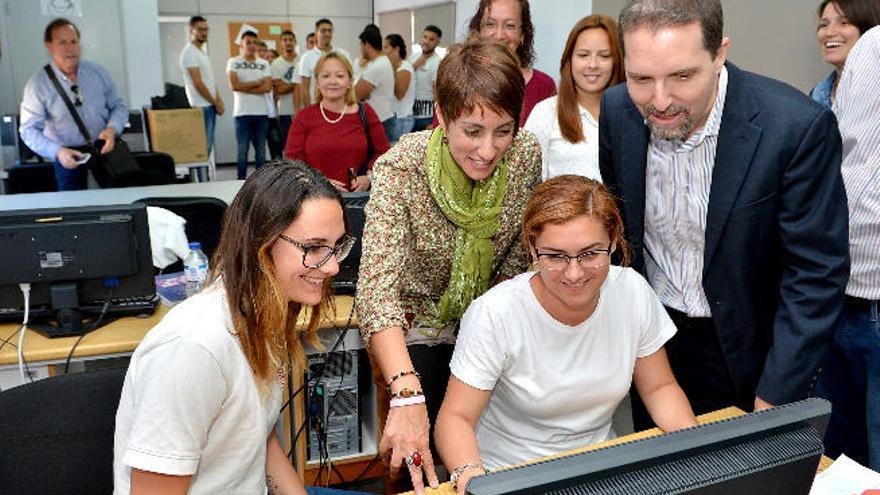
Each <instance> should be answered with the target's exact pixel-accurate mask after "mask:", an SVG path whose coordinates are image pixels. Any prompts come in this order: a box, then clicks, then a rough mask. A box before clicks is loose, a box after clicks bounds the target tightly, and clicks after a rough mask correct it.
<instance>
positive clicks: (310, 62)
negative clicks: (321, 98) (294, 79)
mask: <svg viewBox="0 0 880 495" xmlns="http://www.w3.org/2000/svg"><path fill="white" fill-rule="evenodd" d="M330 51H335V52H336V53H338V54H340V55H342V56H344V57H345V58H347V59H348V60H349V62H350V61H351V55H349V54H348V52H347V51H345V50H344V49H342V48H335V47H334V48H332V49H331V50H330ZM325 53H327V52H323V51H321V49H320V48H318V47H317V46H316V47H314V48H312V49H311V50H309V51H307V52H306V53H305V55H303V57H302V62H301V63H300V65H299V75H300V77H308V78H309V98H311V99H312V103H318V99H317V98H316V97H315V74H314V72H315V67H317V66H318V60H320V59H321V57H323V56H324V54H325Z"/></svg>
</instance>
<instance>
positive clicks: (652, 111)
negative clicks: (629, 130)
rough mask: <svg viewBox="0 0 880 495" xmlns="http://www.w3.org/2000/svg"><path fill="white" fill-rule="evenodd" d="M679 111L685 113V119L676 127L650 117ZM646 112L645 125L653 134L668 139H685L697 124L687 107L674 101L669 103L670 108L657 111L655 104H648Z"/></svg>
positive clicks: (665, 115)
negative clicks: (660, 122)
mask: <svg viewBox="0 0 880 495" xmlns="http://www.w3.org/2000/svg"><path fill="white" fill-rule="evenodd" d="M677 113H681V114H683V115H684V120H682V122H681V123H680V124H678V125H676V126H675V127H668V126H664V125H661V124H658V123H657V122H655V121H652V120H651V119H650V117H651V116H657V117H669V116H672V115H675V114H677ZM644 114H645V125H647V126H648V129H650V130H651V134H653V135H654V137H657V138H660V139H664V140H667V141H684V140H685V138H686V137H687V136H688V134H690V133H691V131H693V130H694V126H695V125H696V120H695V119H694V117H693V115H691V112H690V111H689V110H688V109H687V107H684V106H681V105H676V104H674V103H673V104H672V105H669V108H667V109H666V110H665V111H663V112H660V111H657V107H655V106H654V105H648V106H647V107H645V112H644Z"/></svg>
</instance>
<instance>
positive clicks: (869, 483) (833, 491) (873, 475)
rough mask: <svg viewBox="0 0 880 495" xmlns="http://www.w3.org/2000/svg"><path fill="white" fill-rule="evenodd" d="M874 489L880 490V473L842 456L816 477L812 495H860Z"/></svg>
mask: <svg viewBox="0 0 880 495" xmlns="http://www.w3.org/2000/svg"><path fill="white" fill-rule="evenodd" d="M872 488H873V489H880V473H877V472H875V471H872V470H870V469H868V468H866V467H865V466H862V465H861V464H859V463H858V462H856V461H854V460H852V459H850V458H849V457H847V456H845V455H841V456H840V457H838V458H837V460H836V461H834V463H833V464H831V466H829V467H828V469H826V470H825V471H822V472H821V473H820V474H818V475H817V476H816V480H815V481H814V482H813V488H812V489H811V490H810V495H859V494H861V493H862V492H863V491H865V490H870V489H872Z"/></svg>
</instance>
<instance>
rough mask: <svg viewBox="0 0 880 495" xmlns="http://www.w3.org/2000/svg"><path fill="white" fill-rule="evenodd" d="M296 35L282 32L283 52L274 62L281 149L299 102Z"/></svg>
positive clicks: (274, 82) (273, 78)
mask: <svg viewBox="0 0 880 495" xmlns="http://www.w3.org/2000/svg"><path fill="white" fill-rule="evenodd" d="M296 62H297V60H296V35H295V34H293V31H289V30H287V31H284V32H283V33H281V54H280V55H279V57H278V58H276V59H275V60H274V61H273V62H272V67H271V70H272V87H273V90H274V92H275V96H276V97H277V98H278V123H279V125H280V126H281V149H282V150H283V149H284V147H285V144H286V142H287V133H288V131H289V130H290V124H291V122H293V115H294V113H295V110H294V109H295V108H297V106H298V104H299V84H300V77H299V74H297V72H296V71H297V63H296Z"/></svg>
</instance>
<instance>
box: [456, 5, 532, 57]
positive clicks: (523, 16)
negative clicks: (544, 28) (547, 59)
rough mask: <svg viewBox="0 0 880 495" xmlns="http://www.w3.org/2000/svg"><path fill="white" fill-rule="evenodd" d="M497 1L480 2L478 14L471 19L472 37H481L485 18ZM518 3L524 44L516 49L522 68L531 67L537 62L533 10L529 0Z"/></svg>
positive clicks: (470, 29) (469, 27)
mask: <svg viewBox="0 0 880 495" xmlns="http://www.w3.org/2000/svg"><path fill="white" fill-rule="evenodd" d="M495 1H496V0H480V4H479V5H477V13H476V14H474V16H473V17H471V20H470V23H469V25H468V30H469V32H470V33H469V35H470V36H474V35H477V36H479V34H480V31H482V27H483V17H485V16H486V11H488V10H491V9H492V4H493V3H495ZM517 2H518V3H519V12H520V15H519V17H520V21H521V22H522V26H520V30H521V31H522V37H523V39H522V43H520V44H519V45H518V46H517V47H516V56H517V57H518V58H519V66H520V67H522V68H525V67H531V66H532V64H533V63H534V62H535V25H534V24H532V13H531V9H529V0H517Z"/></svg>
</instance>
